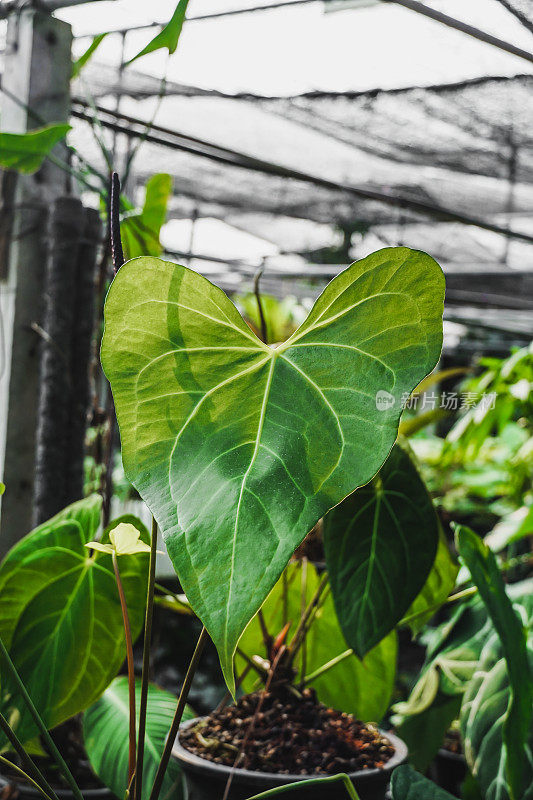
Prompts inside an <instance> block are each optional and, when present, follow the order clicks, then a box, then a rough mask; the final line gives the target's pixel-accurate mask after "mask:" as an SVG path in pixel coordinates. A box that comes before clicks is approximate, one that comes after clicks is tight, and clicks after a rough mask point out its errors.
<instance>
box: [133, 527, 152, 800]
mask: <svg viewBox="0 0 533 800" xmlns="http://www.w3.org/2000/svg"><path fill="white" fill-rule="evenodd" d="M156 554H157V522H156V521H155V519H154V517H152V538H151V541H150V566H149V570H148V592H147V597H146V617H145V621H144V643H143V671H142V679H141V702H140V708H139V736H138V744H137V763H136V766H135V800H142V797H141V795H142V779H143V767H144V738H145V733H146V709H147V706H148V678H149V675H150V647H151V642H152V620H153V616H154V589H155V563H156Z"/></svg>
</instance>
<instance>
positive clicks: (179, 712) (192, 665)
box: [150, 628, 208, 800]
mask: <svg viewBox="0 0 533 800" xmlns="http://www.w3.org/2000/svg"><path fill="white" fill-rule="evenodd" d="M207 639H208V633H207V630H206V629H205V628H202V632H201V633H200V636H199V637H198V641H197V642H196V647H195V648H194V653H193V655H192V658H191V660H190V662H189V668H188V669H187V674H186V675H185V680H184V681H183V686H182V687H181V692H180V696H179V698H178V704H177V706H176V711H175V713H174V719H173V720H172V725H171V726H170V731H169V733H168V736H167V740H166V742H165V749H164V750H163V755H162V756H161V761H160V762H159V766H158V768H157V773H156V776H155V780H154V785H153V788H152V791H151V794H150V800H157V798H158V797H159V794H160V792H161V787H162V785H163V780H164V777H165V773H166V771H167V767H168V762H169V761H170V755H171V753H172V748H173V747H174V741H175V739H176V736H177V735H178V729H179V726H180V723H181V718H182V717H183V712H184V711H185V703H186V702H187V697H188V696H189V691H190V688H191V684H192V680H193V678H194V673H195V672H196V668H197V666H198V662H199V661H200V656H201V655H202V652H203V649H204V647H205V644H206V642H207Z"/></svg>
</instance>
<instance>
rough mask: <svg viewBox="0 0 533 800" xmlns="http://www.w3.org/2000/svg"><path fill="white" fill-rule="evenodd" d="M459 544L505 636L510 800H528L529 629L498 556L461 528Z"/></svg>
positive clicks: (532, 710) (532, 690)
mask: <svg viewBox="0 0 533 800" xmlns="http://www.w3.org/2000/svg"><path fill="white" fill-rule="evenodd" d="M456 541H457V548H458V550H459V554H460V556H461V558H462V559H463V561H464V562H465V564H466V566H467V567H468V569H469V571H470V574H471V576H472V580H473V582H474V583H475V585H476V586H477V588H478V591H479V594H480V596H481V598H482V600H483V602H484V603H485V606H486V608H487V611H488V614H489V616H490V618H491V620H492V623H493V625H494V628H495V629H496V632H497V634H498V636H499V637H500V641H501V645H502V651H503V654H504V657H505V663H506V664H507V672H508V675H509V684H510V696H509V698H508V707H507V711H506V714H505V718H504V721H503V731H502V732H503V750H504V753H505V756H506V778H507V783H508V786H509V795H510V797H511V800H523V793H524V791H525V789H526V787H527V786H528V785H529V784H528V781H530V780H531V779H532V778H533V772H531V770H529V773H528V771H527V758H526V747H527V740H528V737H529V735H530V732H531V724H532V720H533V671H532V670H531V669H530V665H529V660H528V652H527V635H526V628H525V626H524V624H523V622H522V620H521V618H520V617H519V615H518V614H517V613H516V611H515V610H514V609H513V605H512V603H511V600H510V598H509V597H508V596H507V594H506V591H505V584H504V582H503V577H502V575H501V572H500V570H499V568H498V564H497V562H496V558H495V556H494V554H493V553H492V552H491V550H490V549H489V548H488V547H487V545H486V544H484V542H483V541H482V540H481V539H480V538H479V536H476V534H475V533H473V531H471V530H469V529H468V528H465V527H459V528H458V530H457V534H456ZM474 774H475V773H474Z"/></svg>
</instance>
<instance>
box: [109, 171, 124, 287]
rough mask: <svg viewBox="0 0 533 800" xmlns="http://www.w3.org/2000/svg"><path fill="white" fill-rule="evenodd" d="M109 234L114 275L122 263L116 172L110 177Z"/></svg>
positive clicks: (118, 189) (118, 193) (117, 178)
mask: <svg viewBox="0 0 533 800" xmlns="http://www.w3.org/2000/svg"><path fill="white" fill-rule="evenodd" d="M109 233H110V236H111V254H112V257H113V269H114V272H115V275H116V274H117V272H118V271H119V269H120V268H121V266H122V265H123V263H124V252H123V250H122V239H121V238H120V179H119V177H118V175H117V173H116V172H113V174H112V175H111V202H110V214H109Z"/></svg>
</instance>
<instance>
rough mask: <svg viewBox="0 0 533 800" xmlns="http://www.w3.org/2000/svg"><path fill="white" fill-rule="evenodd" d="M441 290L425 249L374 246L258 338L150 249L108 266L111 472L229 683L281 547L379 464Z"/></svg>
mask: <svg viewBox="0 0 533 800" xmlns="http://www.w3.org/2000/svg"><path fill="white" fill-rule="evenodd" d="M443 289H444V278H443V274H442V271H441V269H440V267H439V266H438V265H437V264H436V262H435V261H433V259H431V258H430V257H429V256H427V255H425V254H424V253H420V252H418V251H413V250H409V249H407V248H391V249H386V250H381V251H380V252H378V253H375V254H374V255H371V256H368V257H367V258H365V259H363V260H362V261H359V262H357V263H356V264H353V265H352V266H351V267H349V268H348V269H347V270H345V271H344V272H342V273H341V274H340V275H338V276H337V277H336V278H335V279H334V280H333V281H332V282H331V283H330V284H329V286H327V287H326V289H325V291H324V292H323V293H322V295H321V296H320V297H319V299H318V300H317V302H316V303H315V305H314V307H313V309H312V310H311V312H310V314H309V316H308V317H307V319H306V320H305V322H304V323H303V324H302V325H301V326H300V328H298V330H297V331H296V332H295V333H294V334H293V335H292V336H291V338H290V339H289V340H288V341H287V342H285V343H283V344H282V345H280V346H279V347H277V348H270V347H268V346H267V345H265V344H263V343H262V342H261V341H259V339H257V337H256V336H255V335H254V334H253V333H252V332H251V331H250V329H249V328H248V326H247V325H246V324H245V323H244V321H243V319H242V317H241V316H240V315H239V313H238V311H237V310H236V308H235V307H234V306H233V304H232V303H231V302H230V301H229V300H228V298H227V296H226V295H225V294H224V293H223V292H222V291H221V290H220V289H218V288H217V287H215V286H213V285H212V284H211V283H209V281H207V280H206V279H205V278H203V277H202V276H201V275H199V274H198V273H196V272H193V271H192V270H189V269H186V268H185V267H181V266H178V265H176V264H170V263H166V262H164V261H159V260H157V259H152V258H140V259H135V260H133V261H131V262H129V263H127V264H125V265H124V266H123V267H122V268H121V269H120V270H119V272H118V274H117V276H116V278H115V280H114V282H113V284H112V286H111V289H110V291H109V294H108V298H107V301H106V310H105V320H106V323H105V333H104V340H103V344H102V363H103V366H104V369H105V372H106V375H107V377H108V378H109V380H110V382H111V386H112V389H113V394H114V398H115V405H116V409H117V415H118V420H119V425H120V431H121V438H122V453H123V462H124V468H125V472H126V475H127V477H128V479H129V480H130V481H131V483H132V484H133V485H134V486H135V487H136V489H137V490H138V491H139V493H140V494H141V496H142V498H143V499H144V500H145V502H146V503H147V505H148V507H149V508H150V510H151V511H152V513H153V514H154V516H155V518H156V519H157V521H158V524H159V526H160V529H161V530H162V532H163V536H164V538H165V541H166V544H167V549H168V552H169V555H170V557H171V559H172V561H173V564H174V566H175V568H176V571H177V573H178V576H179V578H180V581H181V584H182V586H183V589H184V591H185V593H186V595H187V597H188V598H189V600H190V602H191V605H192V607H193V609H194V610H195V612H196V613H197V614H198V616H199V617H200V618H201V620H202V622H203V623H204V624H205V626H206V628H207V630H208V631H209V633H210V635H211V638H212V639H213V641H214V642H215V644H216V646H217V648H218V651H219V655H220V659H221V663H222V667H223V670H224V675H225V677H226V681H227V682H228V685H229V686H230V687H232V686H233V674H232V664H233V654H234V651H235V646H236V644H237V641H238V639H239V637H240V635H241V633H242V631H243V630H244V628H245V627H246V625H247V623H248V622H249V621H250V619H251V618H252V616H253V615H254V614H255V613H256V611H257V610H258V608H259V607H260V606H261V604H262V602H263V601H264V599H265V597H266V596H267V594H268V592H269V591H270V590H271V589H272V587H273V586H274V584H275V582H276V580H277V579H278V578H279V576H280V574H281V572H282V570H283V568H284V567H285V565H286V563H287V561H288V559H289V557H290V555H291V554H292V552H293V551H294V549H295V548H296V547H297V546H298V545H299V544H300V542H301V541H302V539H303V538H304V536H305V535H306V534H307V532H308V531H309V530H310V529H311V528H312V527H313V525H314V524H315V523H316V522H317V520H318V519H320V518H321V517H322V516H323V515H324V514H325V512H326V511H328V510H329V509H330V508H331V507H332V506H334V505H336V504H337V503H338V502H340V501H341V500H342V499H343V498H344V497H346V496H347V495H348V494H350V493H351V492H352V491H354V489H356V488H357V487H358V486H361V485H363V484H365V483H367V482H368V481H369V480H370V479H371V478H372V477H373V475H375V473H376V472H377V470H378V469H379V468H380V466H381V465H382V463H383V462H384V460H385V459H386V457H387V455H388V453H389V451H390V449H391V447H392V445H393V444H394V440H395V438H396V434H397V429H398V420H399V416H400V413H401V407H400V406H401V398H402V395H403V394H404V392H410V391H411V390H412V388H413V387H414V386H415V385H416V384H417V383H419V382H420V380H421V379H422V377H423V376H424V375H425V374H427V373H428V372H429V371H430V370H431V369H432V368H433V366H434V365H435V363H436V361H437V359H438V357H439V353H440V349H441V343H442V308H443ZM215 554H216V557H215Z"/></svg>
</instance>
